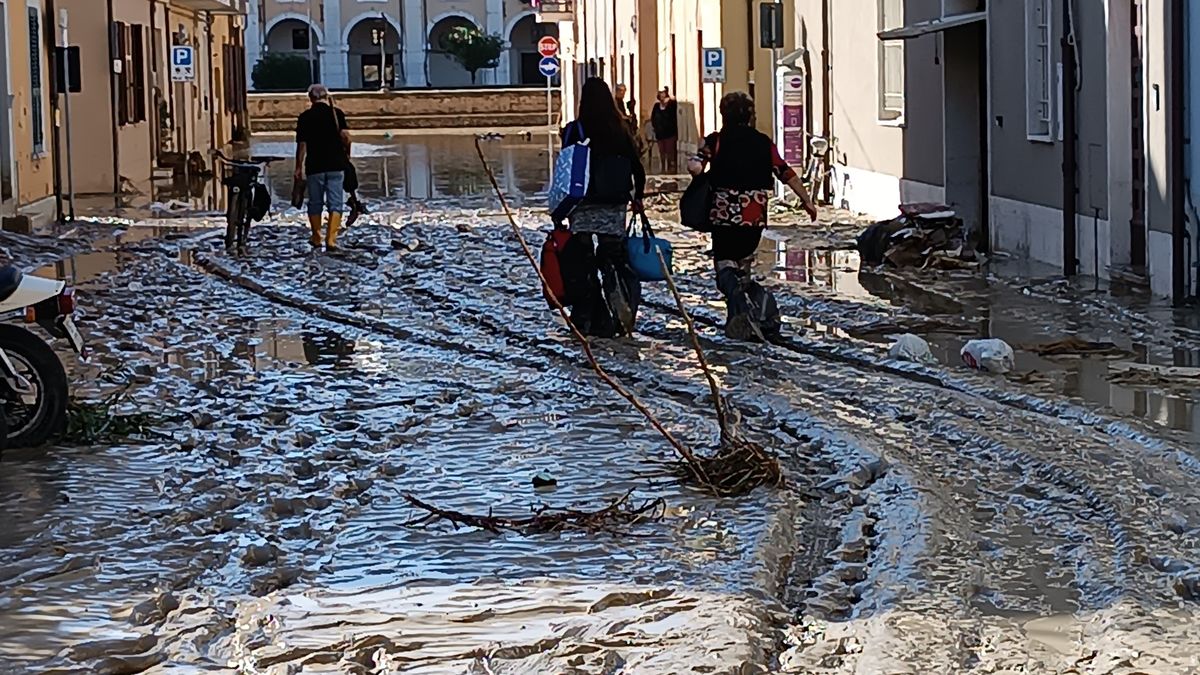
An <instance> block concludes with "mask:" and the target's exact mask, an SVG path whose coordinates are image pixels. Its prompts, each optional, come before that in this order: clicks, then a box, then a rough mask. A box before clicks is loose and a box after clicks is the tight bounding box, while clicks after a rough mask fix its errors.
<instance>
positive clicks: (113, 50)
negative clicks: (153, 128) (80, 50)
mask: <svg viewBox="0 0 1200 675" xmlns="http://www.w3.org/2000/svg"><path fill="white" fill-rule="evenodd" d="M107 11H108V106H109V108H110V110H111V112H112V149H113V153H112V154H113V200H114V204H115V205H116V206H117V208H120V206H121V134H120V131H121V130H120V128H119V125H118V120H117V73H116V72H115V71H114V70H113V64H114V63H116V61H117V40H116V36H115V35H114V34H113V33H114V32H115V31H116V28H117V24H116V23H115V22H114V21H113V0H107Z"/></svg>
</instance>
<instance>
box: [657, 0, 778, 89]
mask: <svg viewBox="0 0 1200 675" xmlns="http://www.w3.org/2000/svg"><path fill="white" fill-rule="evenodd" d="M754 3H755V0H747V1H746V33H747V36H746V38H747V39H746V69H747V70H749V71H750V73H753V72H755V70H754V66H755V65H756V64H755V63H754V57H755V56H757V55H758V50H757V49H756V48H755V47H756V46H757V45H758V38H759V36H758V35H757V34H756V33H755V32H754V6H755V5H754ZM759 30H760V31H761V30H762V28H761V27H760V28H759ZM747 74H749V73H747ZM757 77H758V76H757V74H756V75H755V76H754V77H753V78H750V79H749V80H748V81H747V83H746V89H747V91H746V93H747V94H748V95H749V96H750V100H751V101H757V100H758V99H756V98H754V80H755V79H757ZM676 95H677V96H678V92H676Z"/></svg>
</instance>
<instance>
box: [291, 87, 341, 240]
mask: <svg viewBox="0 0 1200 675" xmlns="http://www.w3.org/2000/svg"><path fill="white" fill-rule="evenodd" d="M308 100H309V103H310V104H311V105H310V107H309V109H308V110H305V111H304V112H302V113H300V117H299V119H297V120H296V174H295V178H296V180H297V181H300V180H306V181H307V187H308V223H309V226H310V227H311V228H312V238H311V239H310V240H309V241H310V243H311V244H312V247H313V248H314V249H319V248H321V218H322V216H323V215H324V212H325V211H328V212H329V224H328V227H327V228H326V230H325V239H324V243H325V249H326V250H327V251H336V250H337V235H338V230H339V229H340V228H341V226H342V211H343V210H344V209H345V203H346V202H345V193H344V192H343V190H344V188H345V179H346V173H345V172H346V168H347V166H348V165H349V163H350V132H349V131H348V129H349V127H348V126H347V124H346V115H345V113H343V112H342V111H341V110H338V109H337V108H335V107H333V103H332V101H331V100H330V97H329V89H328V88H326V87H325V85H323V84H314V85H312V86H311V87H309V88H308Z"/></svg>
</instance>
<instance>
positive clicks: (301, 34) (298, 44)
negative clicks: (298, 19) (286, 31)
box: [292, 28, 309, 52]
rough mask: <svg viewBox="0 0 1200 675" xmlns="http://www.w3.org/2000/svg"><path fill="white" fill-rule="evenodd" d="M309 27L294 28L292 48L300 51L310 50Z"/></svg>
mask: <svg viewBox="0 0 1200 675" xmlns="http://www.w3.org/2000/svg"><path fill="white" fill-rule="evenodd" d="M308 31H309V29H308V28H293V29H292V49H294V50H295V51H298V52H306V51H308Z"/></svg>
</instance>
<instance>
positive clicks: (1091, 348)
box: [1021, 335, 1129, 356]
mask: <svg viewBox="0 0 1200 675" xmlns="http://www.w3.org/2000/svg"><path fill="white" fill-rule="evenodd" d="M1021 349H1024V350H1026V351H1029V352H1033V353H1034V354H1037V355H1038V356H1067V355H1082V354H1090V355H1095V356H1125V355H1128V354H1129V352H1127V351H1126V350H1124V349H1121V348H1120V347H1118V346H1116V345H1115V344H1113V343H1111V342H1091V341H1089V340H1084V339H1082V338H1078V337H1075V336H1074V335H1072V336H1071V337H1067V338H1063V339H1062V340H1055V341H1054V342H1043V343H1041V344H1034V345H1022V346H1021Z"/></svg>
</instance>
